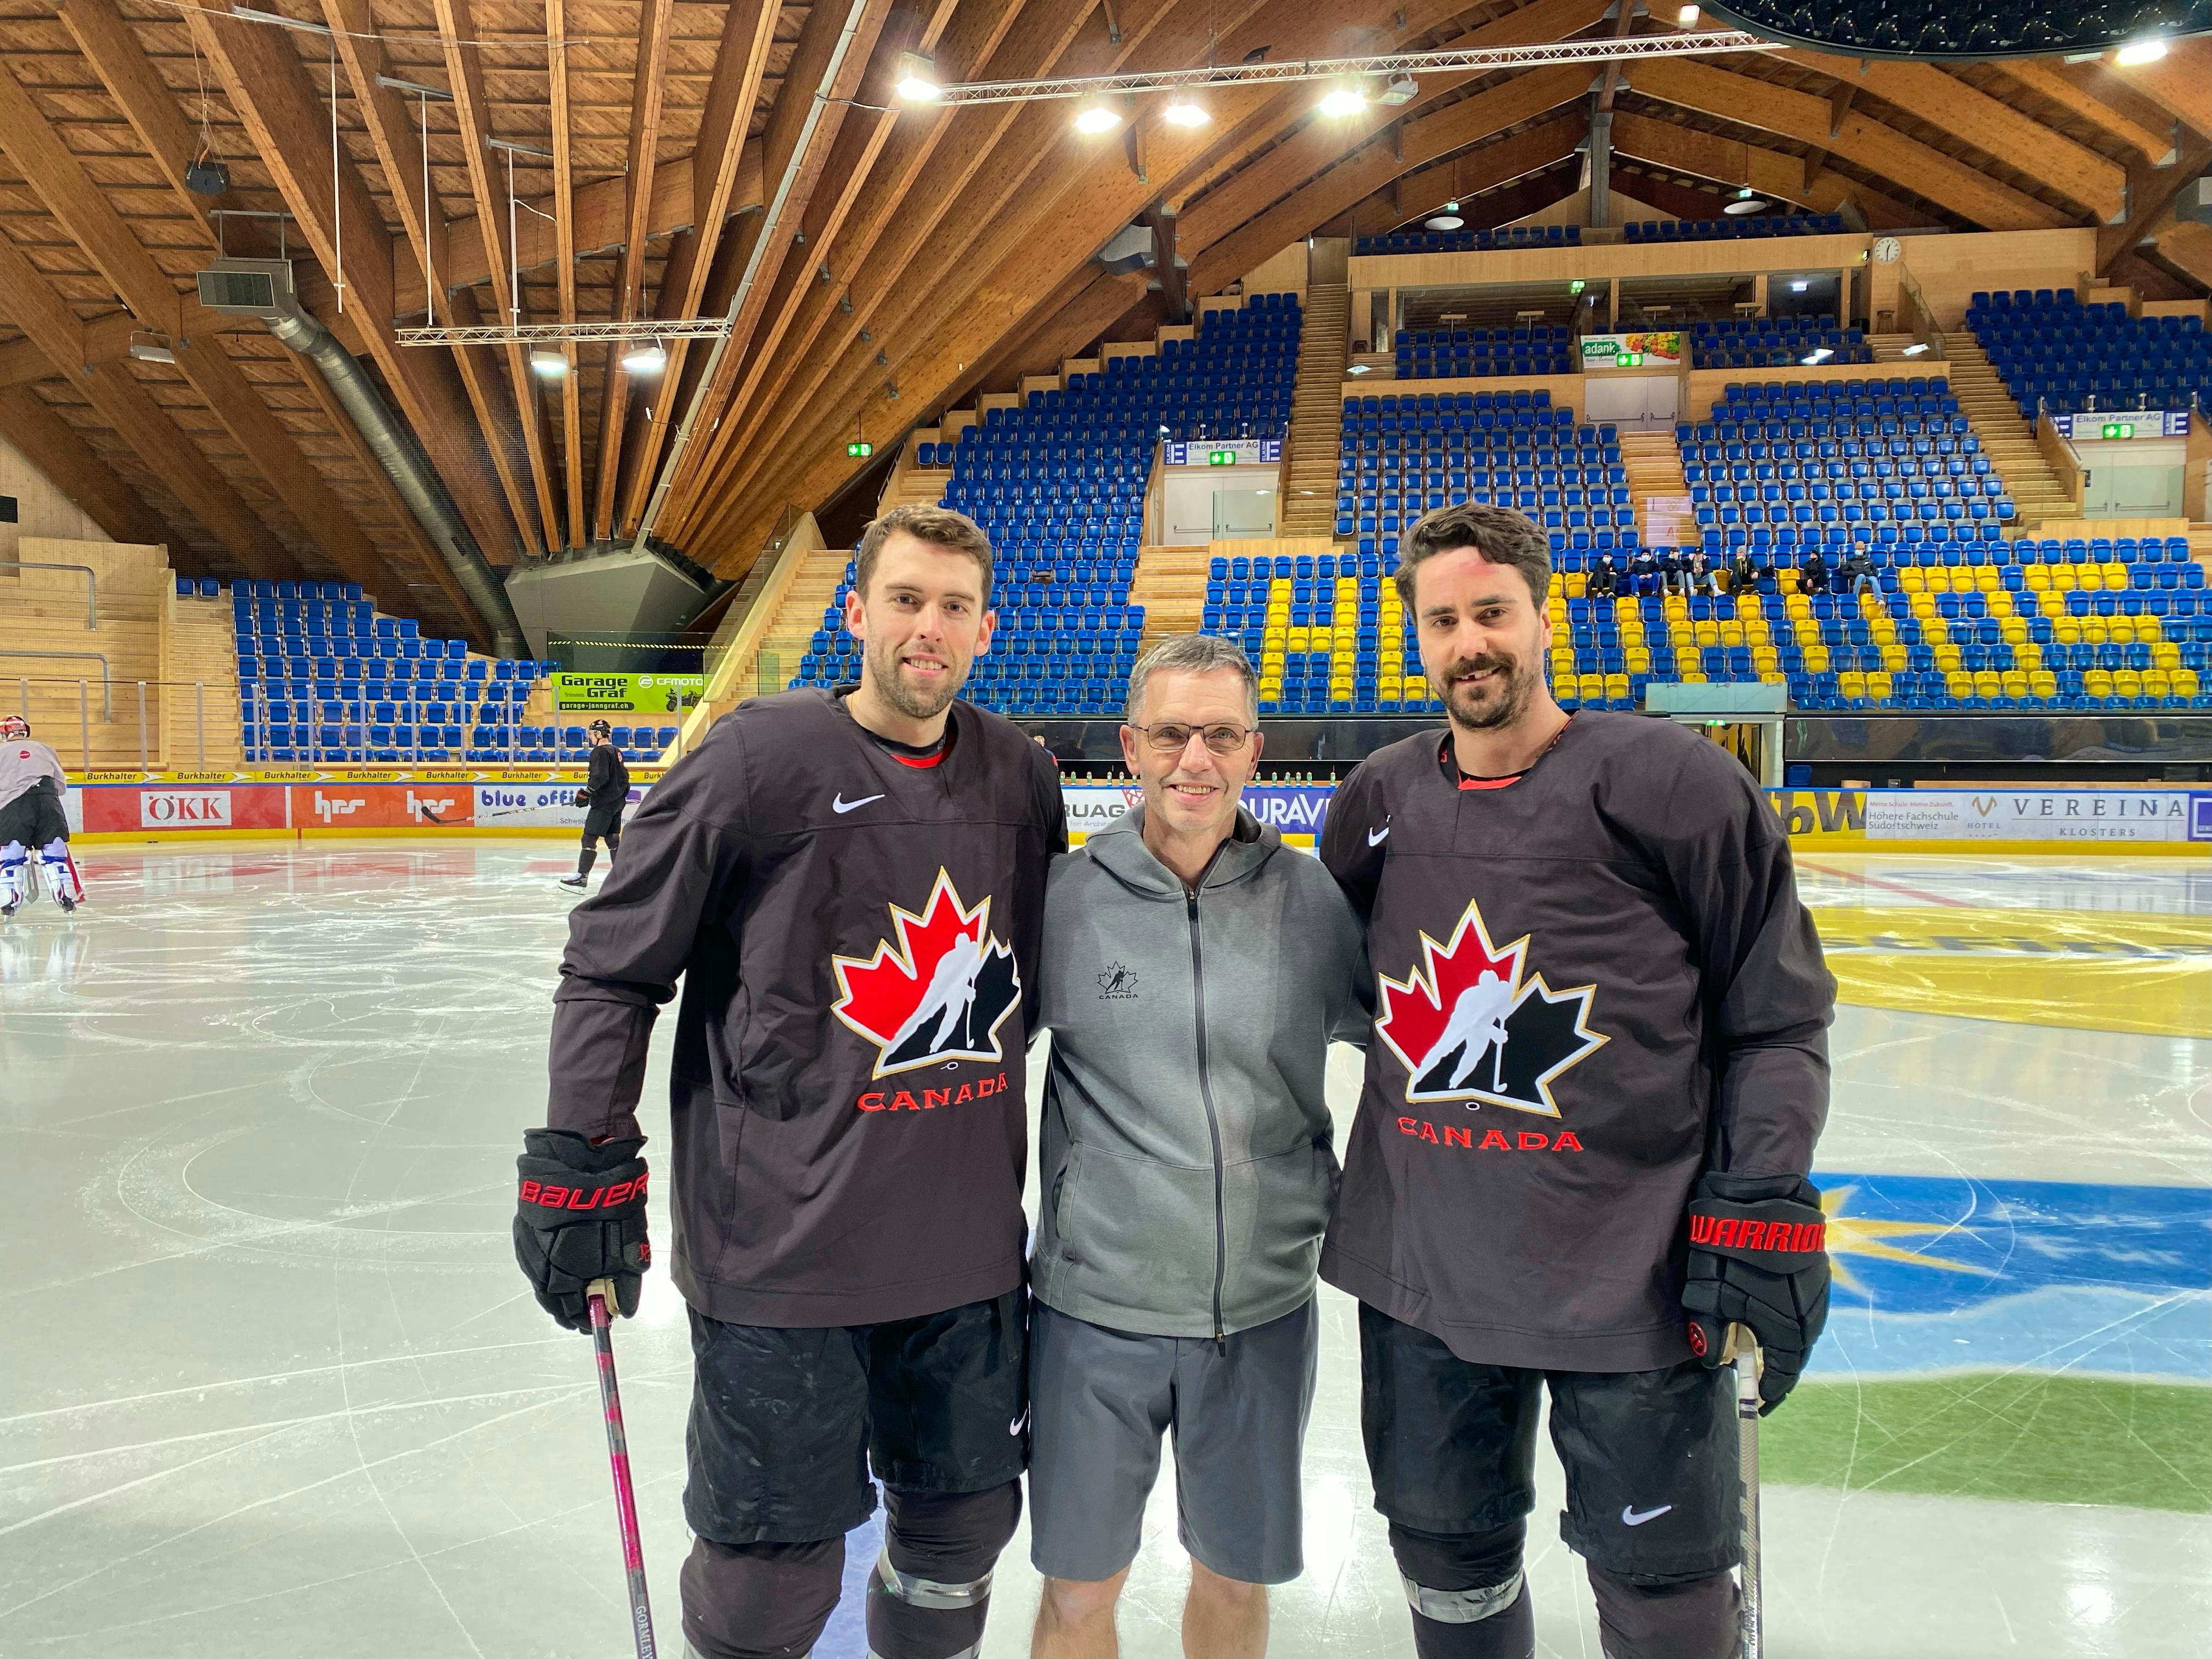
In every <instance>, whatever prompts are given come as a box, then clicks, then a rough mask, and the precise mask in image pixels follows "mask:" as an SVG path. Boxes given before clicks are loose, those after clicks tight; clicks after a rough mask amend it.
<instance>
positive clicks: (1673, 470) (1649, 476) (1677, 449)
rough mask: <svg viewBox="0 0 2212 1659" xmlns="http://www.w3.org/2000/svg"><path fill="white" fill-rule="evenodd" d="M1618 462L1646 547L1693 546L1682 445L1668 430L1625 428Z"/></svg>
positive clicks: (1695, 532)
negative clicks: (1638, 430)
mask: <svg viewBox="0 0 2212 1659" xmlns="http://www.w3.org/2000/svg"><path fill="white" fill-rule="evenodd" d="M1620 459H1621V463H1622V465H1625V466H1626V468H1627V469H1628V495H1629V500H1630V501H1631V502H1632V504H1633V505H1634V507H1635V508H1636V527H1637V530H1638V532H1639V533H1640V534H1641V535H1642V537H1643V538H1644V546H1646V547H1686V546H1688V547H1694V546H1695V545H1697V542H1698V530H1697V523H1696V520H1694V519H1693V518H1692V516H1691V512H1690V486H1689V483H1688V481H1687V480H1686V478H1684V477H1683V476H1682V447H1681V446H1680V444H1678V443H1676V442H1675V441H1674V434H1673V433H1671V432H1624V433H1622V434H1621V435H1620Z"/></svg>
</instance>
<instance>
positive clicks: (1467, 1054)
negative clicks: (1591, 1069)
mask: <svg viewBox="0 0 2212 1659" xmlns="http://www.w3.org/2000/svg"><path fill="white" fill-rule="evenodd" d="M1527 956H1528V935H1527V934H1525V933H1524V934H1523V935H1522V937H1521V938H1519V939H1516V940H1514V941H1513V943H1512V944H1510V945H1507V946H1506V947H1505V948H1504V950H1499V949H1498V947H1497V946H1495V945H1492V944H1491V942H1490V934H1489V932H1488V930H1487V929H1486V928H1485V927H1484V926H1483V924H1482V909H1481V907H1480V904H1478V903H1477V902H1475V901H1474V900H1472V899H1470V900H1468V906H1467V908H1466V910H1465V911H1464V912H1462V914H1461V916H1460V919H1459V925H1458V926H1457V927H1455V928H1454V929H1453V930H1452V933H1451V939H1450V942H1449V944H1445V945H1438V944H1437V942H1436V940H1434V939H1431V938H1430V937H1429V936H1428V934H1426V933H1423V934H1422V935H1421V961H1420V962H1419V963H1418V964H1417V965H1415V966H1414V968H1413V971H1412V972H1410V973H1408V974H1407V975H1406V978H1405V980H1404V981H1403V982H1402V983H1401V982H1400V981H1397V980H1394V979H1392V978H1391V977H1390V976H1389V975H1388V974H1383V975H1378V977H1379V978H1380V980H1381V981H1382V983H1381V987H1380V991H1379V996H1378V1002H1379V1005H1380V1007H1381V1010H1382V1012H1380V1014H1378V1016H1377V1017H1376V1021H1375V1035H1376V1036H1378V1037H1380V1038H1382V1039H1383V1042H1384V1043H1385V1044H1386V1045H1387V1046H1388V1047H1389V1050H1390V1052H1391V1053H1392V1054H1395V1055H1396V1056H1397V1057H1398V1059H1399V1061H1400V1063H1401V1064H1402V1065H1403V1066H1405V1068H1406V1099H1407V1103H1410V1104H1413V1105H1421V1104H1426V1103H1435V1102H1439V1101H1451V1100H1459V1101H1464V1102H1466V1103H1467V1104H1468V1107H1469V1108H1470V1109H1474V1108H1476V1107H1480V1105H1482V1104H1483V1103H1485V1102H1488V1103H1491V1104H1492V1105H1497V1106H1506V1107H1510V1108H1511V1109H1513V1110H1515V1111H1516V1112H1534V1113H1537V1114H1539V1115H1541V1116H1545V1117H1557V1116H1559V1106H1558V1104H1557V1103H1555V1102H1554V1101H1553V1098H1552V1084H1553V1080H1554V1079H1557V1078H1558V1077H1559V1074H1560V1073H1562V1072H1565V1071H1566V1070H1567V1069H1568V1068H1569V1067H1570V1066H1575V1065H1577V1064H1579V1063H1580V1062H1581V1061H1583V1060H1587V1059H1588V1058H1589V1056H1590V1055H1591V1054H1595V1053H1596V1052H1597V1050H1598V1049H1600V1048H1603V1047H1604V1046H1605V1042H1606V1038H1605V1037H1604V1036H1602V1035H1601V1034H1600V1033H1598V1032H1596V1031H1593V1030H1590V1029H1589V1025H1588V1024H1587V1022H1588V1020H1589V1012H1590V1001H1591V999H1592V997H1593V996H1594V995H1595V993H1596V988H1597V987H1595V986H1590V985H1582V986H1577V987H1575V988H1574V989H1572V990H1569V991H1554V990H1553V989H1552V988H1551V987H1550V986H1548V985H1547V984H1545V983H1544V976H1543V975H1541V974H1531V975H1528V977H1527V978H1526V979H1525V980H1524V979H1523V978H1522V964H1523V963H1524V961H1525V959H1526V957H1527Z"/></svg>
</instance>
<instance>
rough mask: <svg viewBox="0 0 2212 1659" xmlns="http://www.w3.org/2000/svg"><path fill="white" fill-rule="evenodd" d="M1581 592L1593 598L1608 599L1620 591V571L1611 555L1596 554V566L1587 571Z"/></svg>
mask: <svg viewBox="0 0 2212 1659" xmlns="http://www.w3.org/2000/svg"><path fill="white" fill-rule="evenodd" d="M1583 592H1584V593H1585V594H1587V595H1589V597H1590V598H1591V599H1611V598H1613V595H1614V594H1616V593H1618V592H1620V569H1619V568H1618V567H1616V566H1615V565H1614V563H1613V555H1612V554H1610V553H1601V554H1600V555H1598V561H1597V568H1596V569H1595V570H1593V571H1591V572H1590V573H1589V581H1588V582H1587V583H1586V584H1585V585H1584V586H1583Z"/></svg>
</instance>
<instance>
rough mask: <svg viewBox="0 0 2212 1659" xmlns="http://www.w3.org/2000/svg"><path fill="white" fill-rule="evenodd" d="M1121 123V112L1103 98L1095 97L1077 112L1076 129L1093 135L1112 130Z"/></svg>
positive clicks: (1090, 135)
mask: <svg viewBox="0 0 2212 1659" xmlns="http://www.w3.org/2000/svg"><path fill="white" fill-rule="evenodd" d="M1120 125H1121V111H1120V110H1117V109H1115V107H1114V106H1112V105H1111V104H1109V103H1108V102H1107V101H1106V100H1104V99H1103V98H1093V99H1091V100H1089V101H1087V102H1086V103H1085V105H1084V106H1083V107H1082V108H1081V109H1079V110H1078V111H1077V112H1075V130H1076V131H1078V132H1080V133H1084V134H1085V135H1087V136H1089V137H1094V138H1095V137H1097V136H1098V135H1099V134H1101V133H1106V132H1111V131H1114V129H1115V128H1116V127H1118V126H1120Z"/></svg>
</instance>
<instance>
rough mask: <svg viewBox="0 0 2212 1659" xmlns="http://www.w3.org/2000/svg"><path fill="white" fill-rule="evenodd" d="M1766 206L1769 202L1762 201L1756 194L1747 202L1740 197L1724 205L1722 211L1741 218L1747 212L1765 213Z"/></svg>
mask: <svg viewBox="0 0 2212 1659" xmlns="http://www.w3.org/2000/svg"><path fill="white" fill-rule="evenodd" d="M1766 208H1767V204H1765V202H1762V201H1760V200H1759V198H1758V197H1755V196H1754V197H1752V198H1751V199H1750V200H1749V201H1745V200H1744V199H1743V198H1742V197H1737V198H1736V199H1735V201H1733V202H1730V203H1729V204H1727V205H1725V206H1724V207H1723V208H1722V209H1721V211H1722V212H1723V213H1729V214H1734V215H1735V216H1737V217H1738V218H1741V217H1742V216H1744V215H1745V214H1747V213H1764V212H1765V211H1766Z"/></svg>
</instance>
